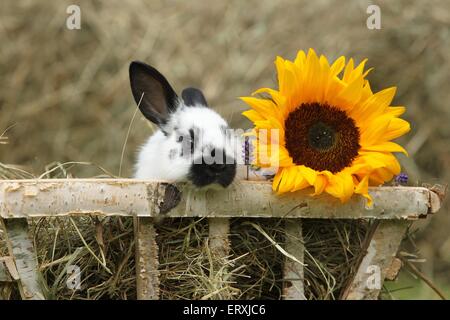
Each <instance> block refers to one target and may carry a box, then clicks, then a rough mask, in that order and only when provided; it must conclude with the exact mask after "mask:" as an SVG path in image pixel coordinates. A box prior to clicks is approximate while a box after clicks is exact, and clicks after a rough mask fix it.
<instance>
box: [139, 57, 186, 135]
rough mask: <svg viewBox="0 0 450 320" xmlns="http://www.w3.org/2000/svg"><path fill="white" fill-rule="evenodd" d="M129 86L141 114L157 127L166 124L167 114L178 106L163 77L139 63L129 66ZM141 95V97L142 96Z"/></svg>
mask: <svg viewBox="0 0 450 320" xmlns="http://www.w3.org/2000/svg"><path fill="white" fill-rule="evenodd" d="M130 84H131V91H132V92H133V96H134V100H135V101H136V103H137V104H139V101H141V98H142V101H141V103H140V104H139V109H140V110H141V112H142V114H143V115H144V116H145V117H146V118H147V119H148V120H150V121H151V122H153V123H155V124H157V125H158V126H161V125H164V124H165V123H166V122H167V119H168V117H169V113H171V112H174V111H175V110H176V108H177V106H178V96H177V94H176V93H175V91H174V90H173V89H172V87H171V86H170V84H169V82H168V81H167V80H166V78H164V76H163V75H162V74H161V73H159V72H158V70H156V69H155V68H153V67H151V66H149V65H147V64H145V63H143V62H139V61H133V62H132V63H131V64H130ZM142 94H143V96H142Z"/></svg>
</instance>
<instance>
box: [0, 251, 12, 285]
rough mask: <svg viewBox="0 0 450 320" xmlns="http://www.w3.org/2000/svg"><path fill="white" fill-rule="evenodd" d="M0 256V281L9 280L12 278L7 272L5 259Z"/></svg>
mask: <svg viewBox="0 0 450 320" xmlns="http://www.w3.org/2000/svg"><path fill="white" fill-rule="evenodd" d="M2 258H3V257H0V282H11V281H13V279H12V278H11V275H10V274H9V271H8V267H7V266H6V261H4V260H3V259H2Z"/></svg>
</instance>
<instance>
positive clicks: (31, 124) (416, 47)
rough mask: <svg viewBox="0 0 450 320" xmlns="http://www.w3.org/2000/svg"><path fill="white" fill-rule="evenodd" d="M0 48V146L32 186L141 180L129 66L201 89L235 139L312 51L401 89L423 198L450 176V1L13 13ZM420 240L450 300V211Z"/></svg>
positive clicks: (421, 232) (61, 6)
mask: <svg viewBox="0 0 450 320" xmlns="http://www.w3.org/2000/svg"><path fill="white" fill-rule="evenodd" d="M71 4H76V5H78V6H79V7H80V9H81V30H69V29H68V28H67V27H66V19H67V17H68V16H69V14H67V13H66V9H67V7H68V6H69V5H71ZM370 4H376V5H378V6H379V7H380V9H381V29H380V30H376V29H375V30H369V29H368V28H367V26H366V20H367V18H368V17H369V14H368V13H366V10H367V7H368V6H369V5H370ZM0 41H1V45H0V135H1V134H2V132H4V131H6V133H4V135H3V136H7V137H8V138H9V139H8V144H6V145H2V146H1V148H0V162H2V163H4V164H15V165H20V166H22V167H23V168H24V169H26V170H27V171H31V172H34V173H35V174H39V173H42V172H44V171H45V170H46V168H47V166H48V165H49V164H52V163H55V162H57V163H58V162H59V163H64V162H68V161H77V162H91V163H94V164H96V165H98V166H101V167H103V168H104V169H105V170H108V171H109V172H111V173H113V174H114V175H119V167H120V166H121V164H122V170H121V172H120V175H121V176H123V177H129V176H130V175H131V173H132V165H133V161H134V159H135V155H136V149H137V147H138V146H139V145H140V144H141V143H143V142H144V141H145V139H146V138H147V137H148V136H149V135H150V134H151V132H152V128H151V126H150V125H149V124H148V122H147V121H146V120H145V119H144V118H143V117H142V116H141V115H140V113H138V114H137V115H136V118H135V120H134V121H133V122H132V118H133V114H134V112H135V110H136V106H135V103H134V100H133V99H132V96H131V92H130V89H129V82H128V65H129V63H130V61H131V60H142V61H145V62H147V63H149V64H152V65H154V66H155V67H157V68H158V69H159V70H160V71H161V72H162V73H163V74H164V75H166V77H167V78H168V80H169V81H170V82H171V83H172V85H173V86H174V88H175V89H176V90H177V91H178V92H180V91H181V89H182V88H184V87H186V86H197V87H199V88H202V89H203V90H204V93H205V95H206V97H207V99H208V100H209V103H210V105H212V106H214V107H215V108H216V109H217V110H218V111H219V112H220V113H221V114H222V115H224V117H225V118H226V119H228V120H229V121H230V123H231V124H232V126H234V127H244V128H246V127H249V126H250V123H249V122H247V121H246V120H244V118H243V117H242V116H241V111H243V110H244V109H245V105H244V104H243V103H242V102H240V101H239V100H238V99H237V97H239V96H243V95H248V94H250V93H251V92H253V91H254V90H255V89H257V88H259V87H262V86H271V87H274V86H276V75H275V68H274V65H273V61H274V59H275V57H276V56H277V55H281V56H283V57H284V58H288V59H293V58H294V57H295V55H296V53H297V51H298V50H299V49H303V50H307V49H308V48H310V47H312V48H314V49H315V50H316V52H318V53H319V54H325V55H326V56H327V57H328V58H329V60H334V59H335V58H337V57H339V56H340V55H345V56H347V57H354V58H355V59H356V60H357V61H361V60H362V59H364V58H368V59H369V61H368V66H369V67H375V70H374V71H373V72H372V73H370V74H369V77H368V78H369V80H370V81H371V84H372V88H373V90H374V91H378V90H381V89H383V88H386V87H389V86H397V87H398V91H397V95H396V98H395V101H394V105H405V106H406V107H407V112H406V114H405V115H404V117H405V118H406V119H407V120H408V121H410V122H411V126H412V130H411V132H410V133H409V134H408V135H406V136H405V137H404V138H402V139H401V140H400V142H401V144H402V145H404V146H405V147H406V149H407V150H408V151H409V154H410V157H409V158H406V157H403V156H399V159H400V161H401V163H402V165H403V167H404V171H405V172H407V173H408V174H409V177H410V183H411V184H412V185H422V184H423V183H430V184H435V183H441V184H446V183H447V181H448V180H449V177H450V170H449V168H450V144H449V143H448V142H449V140H448V138H449V137H450V126H449V121H450V90H449V89H450V87H449V80H450V2H449V1H448V0H429V1H420V0H414V1H410V0H397V1H345V2H343V1H338V0H316V1H287V0H286V1H272V0H252V1H237V0H236V1H220V2H219V1H216V2H205V1H181V0H180V1H173V0H171V1H170V0H169V1H139V0H136V1H131V0H130V1H120V0H108V1H106V0H104V1H88V0H86V1H75V0H72V1H65V0H64V1H50V0H45V1H44V0H41V1H32V0H30V1H27V0H2V1H1V3H0ZM130 124H131V125H130ZM129 128H130V131H129V136H128V140H127V143H126V145H125V149H124V150H125V152H124V156H123V159H122V156H121V155H122V150H123V148H124V144H125V141H126V139H127V132H128V129H129ZM74 170H75V171H74V172H76V175H77V176H79V177H90V176H93V175H96V174H99V172H98V170H96V169H95V167H93V166H81V165H80V166H77V167H76V168H74ZM447 199H448V197H447ZM414 228H415V229H417V231H416V232H415V233H414V240H413V241H414V242H415V244H416V245H417V248H418V254H419V256H420V257H419V258H420V259H421V258H423V259H425V261H424V262H423V263H421V264H419V267H420V269H421V270H422V272H423V273H424V274H425V275H426V276H427V277H429V278H430V279H431V280H432V281H433V283H434V284H435V285H436V286H438V287H439V288H440V289H441V290H442V291H443V292H446V293H447V297H448V296H450V232H449V230H450V214H449V201H448V200H447V201H446V204H445V206H444V208H443V209H442V210H441V211H440V212H439V213H438V214H436V215H435V216H434V217H433V218H432V219H427V220H426V221H419V222H417V223H416V224H415V227H414ZM390 287H391V288H392V289H393V293H392V294H393V296H394V297H396V298H417V299H425V298H431V299H435V298H437V295H436V294H435V293H434V292H433V291H432V290H430V289H429V287H428V286H426V285H425V284H424V283H423V282H421V281H419V280H418V279H415V278H414V277H413V275H411V274H410V273H408V272H406V271H404V272H403V273H402V274H401V275H400V278H399V279H398V280H397V281H396V282H394V283H391V284H390Z"/></svg>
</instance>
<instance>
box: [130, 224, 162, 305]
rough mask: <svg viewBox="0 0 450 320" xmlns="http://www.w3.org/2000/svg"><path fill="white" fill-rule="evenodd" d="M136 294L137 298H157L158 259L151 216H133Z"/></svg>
mask: <svg viewBox="0 0 450 320" xmlns="http://www.w3.org/2000/svg"><path fill="white" fill-rule="evenodd" d="M134 226H135V232H134V235H135V246H136V296H137V299H138V300H157V299H159V271H158V266H159V261H158V245H157V244H156V231H155V227H154V226H153V219H152V218H145V217H144V218H135V219H134Z"/></svg>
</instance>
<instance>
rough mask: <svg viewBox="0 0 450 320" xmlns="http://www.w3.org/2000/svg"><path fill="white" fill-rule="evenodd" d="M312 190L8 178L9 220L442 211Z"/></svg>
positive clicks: (412, 198) (0, 187)
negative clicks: (369, 202) (368, 202)
mask: <svg viewBox="0 0 450 320" xmlns="http://www.w3.org/2000/svg"><path fill="white" fill-rule="evenodd" d="M310 193H311V190H305V191H299V192H295V193H288V194H285V195H282V196H277V195H275V194H274V193H273V192H272V186H271V183H270V182H260V181H258V182H256V181H240V182H237V183H235V184H233V185H232V186H231V187H230V188H227V189H224V190H220V191H214V190H208V191H198V190H193V189H192V188H189V187H187V186H186V185H185V184H168V183H161V182H149V181H139V180H130V179H61V180H56V179H55V180H3V181H1V182H0V216H1V217H3V218H25V217H48V216H67V215H77V216H79V215H83V214H97V215H103V216H105V215H106V216H107V215H122V216H142V217H152V216H154V217H156V216H158V215H164V216H167V217H218V218H228V217H255V218H257V217H281V218H328V219H341V218H344V219H359V218H373V219H418V218H420V217H424V216H426V215H427V214H429V213H432V212H436V211H437V210H438V209H439V207H440V201H439V198H438V197H437V195H436V194H435V193H434V192H432V191H430V190H428V189H426V188H420V187H380V188H371V189H370V193H371V195H372V197H373V200H374V206H373V207H372V208H366V207H365V203H366V202H365V199H363V198H362V197H360V196H354V197H352V199H351V200H350V201H349V202H347V203H345V204H341V203H340V202H339V200H337V199H335V198H333V197H330V196H328V195H326V194H323V195H321V196H318V197H311V196H309V194H310Z"/></svg>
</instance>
